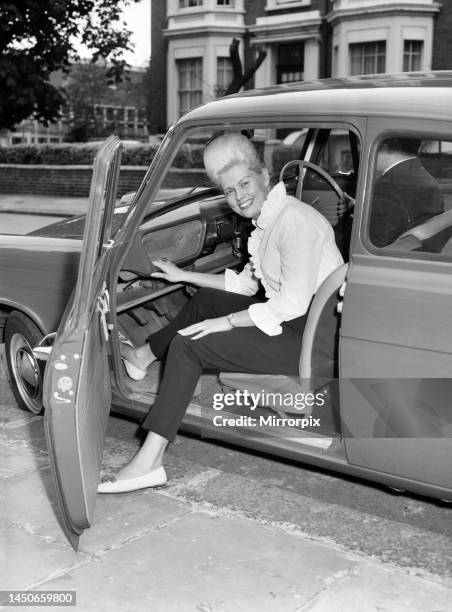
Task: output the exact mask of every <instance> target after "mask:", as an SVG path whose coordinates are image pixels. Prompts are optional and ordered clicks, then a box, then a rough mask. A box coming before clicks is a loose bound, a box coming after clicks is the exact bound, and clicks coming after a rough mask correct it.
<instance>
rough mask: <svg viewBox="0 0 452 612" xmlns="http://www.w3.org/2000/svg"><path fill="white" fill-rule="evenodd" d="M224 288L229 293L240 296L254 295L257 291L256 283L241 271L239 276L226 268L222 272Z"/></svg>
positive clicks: (245, 272)
mask: <svg viewBox="0 0 452 612" xmlns="http://www.w3.org/2000/svg"><path fill="white" fill-rule="evenodd" d="M224 288H225V290H226V291H229V292H231V293H241V294H242V295H254V294H255V293H256V291H257V289H258V287H257V282H256V281H255V280H254V279H252V278H251V276H250V275H249V274H247V270H246V269H245V270H243V271H242V272H241V273H240V274H237V273H236V272H234V270H230V269H229V268H226V270H225V271H224Z"/></svg>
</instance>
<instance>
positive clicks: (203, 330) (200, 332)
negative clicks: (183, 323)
mask: <svg viewBox="0 0 452 612" xmlns="http://www.w3.org/2000/svg"><path fill="white" fill-rule="evenodd" d="M230 329H231V324H230V323H229V320H228V318H227V317H218V318H217V319H205V320H204V321H200V322H199V323H195V324H194V325H189V327H185V328H184V329H180V330H179V332H178V333H179V334H181V335H182V336H190V335H191V334H196V335H194V336H192V337H191V340H197V339H198V338H202V337H203V336H207V335H209V334H216V333H217V332H224V331H229V330H230Z"/></svg>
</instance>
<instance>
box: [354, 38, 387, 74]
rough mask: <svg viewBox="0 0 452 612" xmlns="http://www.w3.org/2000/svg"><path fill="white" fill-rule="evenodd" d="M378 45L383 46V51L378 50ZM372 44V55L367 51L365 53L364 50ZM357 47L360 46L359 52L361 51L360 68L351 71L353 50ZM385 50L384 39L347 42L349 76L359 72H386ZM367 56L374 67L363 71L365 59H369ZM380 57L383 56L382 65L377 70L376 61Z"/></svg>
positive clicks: (385, 43) (385, 42)
mask: <svg viewBox="0 0 452 612" xmlns="http://www.w3.org/2000/svg"><path fill="white" fill-rule="evenodd" d="M378 45H383V46H384V52H381V51H379V50H378ZM372 46H373V47H374V49H375V52H374V53H373V55H370V54H369V53H367V54H366V50H369V49H370V48H371V47H372ZM358 48H361V52H362V53H361V56H360V58H359V59H360V65H361V68H360V71H359V72H353V51H354V50H358ZM386 52H387V41H386V39H383V40H370V41H363V42H355V43H349V45H348V56H349V73H350V76H357V75H360V74H383V73H384V72H386ZM369 57H371V58H372V61H373V68H374V69H372V70H369V71H366V72H364V67H365V62H366V59H369ZM381 58H383V64H384V65H383V66H382V70H378V63H379V60H380V59H381Z"/></svg>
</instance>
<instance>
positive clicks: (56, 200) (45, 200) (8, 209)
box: [0, 193, 88, 217]
mask: <svg viewBox="0 0 452 612" xmlns="http://www.w3.org/2000/svg"><path fill="white" fill-rule="evenodd" d="M87 207H88V198H65V197H60V196H52V195H31V194H7V193H0V212H3V213H23V214H32V215H49V216H61V217H66V216H67V217H71V216H73V215H83V214H85V213H86V210H87Z"/></svg>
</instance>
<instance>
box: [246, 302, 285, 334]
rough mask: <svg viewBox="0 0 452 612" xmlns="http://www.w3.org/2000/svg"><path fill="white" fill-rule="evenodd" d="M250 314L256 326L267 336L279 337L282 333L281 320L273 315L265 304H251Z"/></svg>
mask: <svg viewBox="0 0 452 612" xmlns="http://www.w3.org/2000/svg"><path fill="white" fill-rule="evenodd" d="M248 313H249V315H250V317H251V320H252V321H253V323H254V325H255V326H256V327H258V328H259V329H260V330H261V331H263V332H264V333H265V334H267V336H278V335H279V334H281V333H282V327H281V321H280V319H278V318H277V317H275V315H274V314H272V312H271V311H270V309H269V307H268V305H267V304H266V303H265V302H263V303H260V304H251V306H249V307H248Z"/></svg>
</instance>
